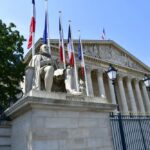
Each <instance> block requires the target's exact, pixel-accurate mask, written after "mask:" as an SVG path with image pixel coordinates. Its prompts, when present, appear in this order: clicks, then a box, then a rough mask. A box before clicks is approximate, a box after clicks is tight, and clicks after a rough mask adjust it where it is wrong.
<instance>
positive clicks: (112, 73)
mask: <svg viewBox="0 0 150 150" xmlns="http://www.w3.org/2000/svg"><path fill="white" fill-rule="evenodd" d="M106 73H107V75H108V77H109V79H110V80H111V81H112V85H113V87H114V92H115V98H116V103H117V111H118V112H119V114H118V122H119V130H120V135H121V143H122V148H123V150H126V149H127V148H126V143H125V135H124V130H123V123H122V117H121V114H120V109H119V104H118V98H117V91H116V88H115V81H116V78H117V69H115V68H114V67H113V66H112V65H111V64H110V65H109V68H108V70H107V72H106Z"/></svg>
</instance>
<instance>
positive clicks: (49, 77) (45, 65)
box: [29, 44, 54, 92]
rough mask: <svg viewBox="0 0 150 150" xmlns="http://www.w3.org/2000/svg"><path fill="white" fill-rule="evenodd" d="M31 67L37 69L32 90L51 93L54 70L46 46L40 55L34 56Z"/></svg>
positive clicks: (42, 48)
mask: <svg viewBox="0 0 150 150" xmlns="http://www.w3.org/2000/svg"><path fill="white" fill-rule="evenodd" d="M29 66H30V67H34V69H35V72H34V79H33V87H32V88H33V89H37V90H45V91H48V92H50V91H51V88H52V83H53V74H54V68H53V65H52V60H51V56H50V54H49V52H48V46H47V45H46V44H43V45H42V46H41V47H40V52H39V54H37V55H34V56H33V58H32V59H31V61H30V63H29Z"/></svg>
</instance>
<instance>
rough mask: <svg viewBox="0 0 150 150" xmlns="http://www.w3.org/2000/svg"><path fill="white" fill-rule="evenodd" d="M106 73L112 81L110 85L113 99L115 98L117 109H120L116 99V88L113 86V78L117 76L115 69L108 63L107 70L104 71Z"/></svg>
mask: <svg viewBox="0 0 150 150" xmlns="http://www.w3.org/2000/svg"><path fill="white" fill-rule="evenodd" d="M106 73H107V75H108V77H109V79H110V80H111V81H112V85H113V87H114V92H115V99H116V103H117V111H120V109H119V104H118V99H117V92H116V88H115V80H116V78H117V69H115V68H114V67H113V66H112V65H111V64H110V65H109V68H108V70H107V71H106Z"/></svg>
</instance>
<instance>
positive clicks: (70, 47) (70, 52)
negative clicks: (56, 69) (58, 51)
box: [68, 25, 74, 67]
mask: <svg viewBox="0 0 150 150" xmlns="http://www.w3.org/2000/svg"><path fill="white" fill-rule="evenodd" d="M68 56H69V64H70V66H72V67H73V66H74V52H73V44H72V37H71V28H70V25H69V29H68Z"/></svg>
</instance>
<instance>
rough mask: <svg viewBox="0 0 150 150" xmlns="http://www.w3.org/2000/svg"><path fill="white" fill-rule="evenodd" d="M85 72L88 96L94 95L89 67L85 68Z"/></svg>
mask: <svg viewBox="0 0 150 150" xmlns="http://www.w3.org/2000/svg"><path fill="white" fill-rule="evenodd" d="M86 73H87V81H88V90H89V96H94V92H93V84H92V78H91V69H90V68H87V70H86Z"/></svg>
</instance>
